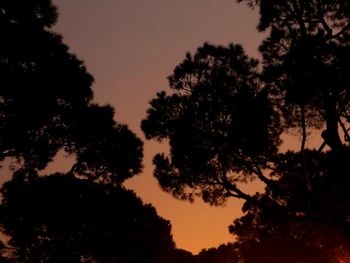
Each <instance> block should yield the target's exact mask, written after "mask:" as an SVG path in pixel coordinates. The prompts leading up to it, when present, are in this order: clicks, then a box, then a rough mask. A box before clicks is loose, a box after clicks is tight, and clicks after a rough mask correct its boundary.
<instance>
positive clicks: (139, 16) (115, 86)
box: [54, 0, 263, 253]
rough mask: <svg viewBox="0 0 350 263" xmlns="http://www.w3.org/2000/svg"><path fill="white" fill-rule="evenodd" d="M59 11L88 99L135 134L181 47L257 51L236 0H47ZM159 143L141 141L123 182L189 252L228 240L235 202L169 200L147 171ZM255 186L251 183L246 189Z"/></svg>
mask: <svg viewBox="0 0 350 263" xmlns="http://www.w3.org/2000/svg"><path fill="white" fill-rule="evenodd" d="M54 2H55V4H56V5H57V6H58V10H59V14H60V17H59V20H58V24H57V26H56V27H55V30H56V31H58V32H59V33H61V34H63V36H64V39H65V42H66V43H67V44H68V45H69V46H70V48H71V51H72V52H73V53H76V54H77V55H78V57H79V58H80V59H82V60H84V61H85V63H86V66H87V68H88V70H89V72H90V73H91V74H92V75H93V76H94V77H95V85H94V87H93V89H94V92H95V99H96V101H97V102H99V103H102V104H105V103H108V104H111V105H113V106H114V107H115V108H116V113H117V114H116V119H117V120H118V121H120V122H123V123H126V124H128V125H129V126H130V128H131V129H132V130H133V131H134V132H135V133H137V134H138V135H139V136H140V137H141V138H142V139H144V137H143V134H142V133H141V131H140V128H139V127H140V121H141V120H142V119H143V118H144V117H145V115H146V113H145V112H146V109H147V107H148V101H149V100H150V99H151V98H152V97H154V95H155V93H156V92H157V91H160V90H166V89H167V88H168V86H167V79H166V77H167V76H168V75H169V74H171V72H172V70H173V69H174V67H175V66H176V65H177V64H179V63H180V62H181V61H182V60H183V58H184V56H185V53H186V52H188V51H191V52H193V51H195V50H196V48H197V47H198V46H200V45H202V44H203V43H204V42H205V41H207V42H210V43H213V44H220V45H227V44H228V43H230V42H234V43H241V44H243V46H244V47H245V49H246V50H247V52H248V53H249V54H251V55H254V56H256V55H257V51H256V50H257V47H258V45H259V42H260V40H261V38H262V37H263V36H262V35H258V34H257V32H256V24H257V13H256V12H255V11H252V10H250V9H248V8H247V7H246V6H245V5H243V4H240V5H239V4H237V3H236V1H235V0H215V1H214V0H176V1H175V0H99V1H96V0H54ZM162 150H163V151H166V146H164V145H158V144H156V143H153V142H145V159H144V166H145V169H144V173H143V174H140V175H139V176H137V177H135V178H134V179H131V180H130V181H128V182H127V184H126V185H127V186H128V187H129V188H132V189H134V190H135V191H136V193H137V194H138V195H139V196H140V197H141V198H142V199H143V200H144V202H146V203H152V204H153V205H154V206H155V207H156V208H157V211H158V213H159V214H160V215H161V216H163V217H165V218H166V219H169V220H170V221H171V223H172V226H173V236H174V239H175V242H176V244H177V246H178V247H180V248H184V249H186V250H189V251H192V252H195V253H196V252H198V251H199V250H200V249H201V248H207V247H211V246H217V245H219V244H220V243H224V242H228V241H232V240H233V237H232V236H231V235H229V233H228V229H227V227H228V225H229V224H230V223H231V222H232V221H233V219H234V218H235V217H237V216H238V215H239V214H240V206H241V204H242V203H240V202H238V201H237V200H233V201H232V202H229V203H228V205H227V206H226V207H225V208H215V207H209V205H207V204H203V202H202V201H200V200H198V202H195V203H194V204H189V203H185V202H182V201H177V200H174V199H172V198H171V197H170V196H169V195H168V194H165V193H163V192H162V191H161V190H160V188H159V187H158V185H157V182H156V181H155V179H154V178H153V177H152V169H153V168H152V163H151V160H152V156H153V155H154V154H155V153H156V152H159V151H162ZM251 189H254V186H252V187H251Z"/></svg>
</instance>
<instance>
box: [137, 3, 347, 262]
mask: <svg viewBox="0 0 350 263" xmlns="http://www.w3.org/2000/svg"><path fill="white" fill-rule="evenodd" d="M238 2H245V3H246V4H248V6H250V7H252V8H259V10H260V21H259V25H258V30H259V31H264V32H266V33H267V37H266V38H265V39H264V40H263V42H262V43H261V45H260V48H259V50H260V52H261V55H262V60H261V61H257V60H255V59H251V58H249V57H248V56H247V55H246V54H245V52H244V50H243V48H242V47H241V46H239V45H236V44H230V45H229V46H227V47H223V46H215V45H212V44H204V45H203V46H202V47H200V48H198V50H197V52H196V53H195V54H194V55H191V54H187V55H186V58H185V60H184V61H183V62H182V63H181V64H180V65H179V66H177V67H176V68H175V70H174V72H173V74H172V75H171V76H170V77H169V85H170V88H171V89H172V90H171V92H170V93H169V94H168V93H166V92H165V91H163V92H159V93H158V94H157V96H156V98H155V99H153V100H152V101H151V102H150V108H149V109H148V112H147V117H146V119H145V120H143V121H142V129H143V131H144V133H145V135H146V137H147V138H148V139H156V140H166V141H168V142H169V145H170V153H169V155H166V154H164V153H160V154H158V155H157V156H155V157H154V164H155V172H154V175H155V177H156V178H157V179H158V181H159V183H160V185H161V186H162V188H163V189H164V190H165V191H167V192H170V193H171V194H172V195H173V196H175V197H176V198H182V199H187V200H193V199H194V196H201V197H202V198H203V200H204V201H206V202H209V203H211V204H215V205H216V204H222V203H224V202H225V201H226V200H227V198H229V197H236V198H241V199H244V200H245V201H246V203H245V205H244V207H243V211H244V212H245V215H244V216H243V217H242V218H241V219H238V220H236V221H235V223H234V225H233V226H232V227H231V232H232V233H233V234H235V235H237V238H238V239H237V242H236V243H235V246H236V248H237V249H238V250H240V251H241V252H242V253H241V254H242V255H246V256H247V257H246V258H243V259H242V262H334V261H332V260H330V259H333V260H334V258H337V257H340V258H341V257H345V256H348V255H345V254H342V251H343V252H344V251H345V252H346V251H347V250H348V249H347V248H348V247H347V246H348V244H349V243H348V242H349V236H348V233H349V232H348V229H349V222H348V218H349V215H350V210H349V192H348V188H349V183H350V182H349V179H348V178H349V168H348V164H347V162H348V160H349V157H350V156H349V153H350V148H349V145H348V143H349V141H350V137H349V134H348V131H349V122H350V118H349V113H350V112H349V106H350V104H349V102H350V101H349V98H350V97H349V95H350V90H349V74H348V71H349V69H350V63H349V61H350V59H349V58H350V57H349V54H350V45H349V44H350V38H349V37H350V19H349V18H350V5H349V2H348V1H345V0H338V1H321V0H308V1H302V0H288V1H270V0H269V1H267V0H266V1H263V0H261V1H258V0H257V1H250V0H247V1H238ZM290 133H293V134H295V135H297V136H298V137H299V139H300V144H299V145H298V146H297V147H296V149H295V148H294V149H290V150H289V151H282V147H281V145H282V144H283V141H282V138H284V137H282V135H285V134H290ZM311 133H313V134H316V135H317V134H320V135H319V138H318V142H319V147H318V148H316V149H309V148H308V142H309V141H310V137H311V136H310V134H311ZM313 137H315V136H313ZM313 140H315V139H313ZM252 180H259V181H260V182H261V183H262V184H264V185H265V192H261V193H255V194H248V193H245V192H244V191H242V189H241V188H240V185H242V183H249V182H251V181H252ZM266 215H269V216H266ZM310 226H312V227H310ZM323 228H324V229H325V232H324V233H321V230H320V229H323ZM328 230H329V231H328ZM327 233H328V234H329V235H331V233H332V234H334V239H332V241H333V242H329V240H327V235H328V234H327ZM281 240H283V241H284V242H280V241H281ZM278 242H279V245H281V247H284V248H288V246H289V248H290V246H294V247H295V250H294V252H295V257H293V258H292V257H291V258H292V259H291V258H289V259H288V257H287V255H288V253H287V252H286V251H289V252H293V249H289V250H288V249H287V250H283V249H280V250H279V251H280V252H281V253H280V261H271V260H268V258H267V257H265V259H266V261H261V260H265V259H264V255H265V256H266V253H267V251H270V248H271V247H272V244H275V243H278ZM310 244H312V245H310ZM244 251H246V253H245V252H244ZM259 251H260V252H261V251H264V253H265V254H263V253H260V252H259ZM255 252H256V255H261V257H262V259H261V258H260V257H255V254H254V253H255ZM294 252H293V253H294ZM276 253H278V252H276ZM313 253H316V254H317V253H318V255H319V257H315V258H314V260H315V261H310V259H308V257H307V256H310V255H312V254H313ZM337 253H338V254H337ZM250 256H252V257H255V260H258V261H251V260H249V258H250ZM276 260H277V259H276ZM286 260H289V261H286Z"/></svg>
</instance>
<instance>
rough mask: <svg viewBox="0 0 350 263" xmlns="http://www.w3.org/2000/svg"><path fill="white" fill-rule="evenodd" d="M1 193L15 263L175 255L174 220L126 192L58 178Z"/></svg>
mask: <svg viewBox="0 0 350 263" xmlns="http://www.w3.org/2000/svg"><path fill="white" fill-rule="evenodd" d="M1 192H2V195H3V201H2V204H1V206H0V211H1V214H0V222H1V226H2V228H3V229H4V231H5V234H6V235H8V236H9V237H10V238H9V241H8V244H9V248H8V249H7V250H6V249H5V250H4V252H6V253H10V255H11V256H10V259H12V260H14V262H38V261H39V262H140V259H142V262H159V263H160V262H169V260H170V259H171V255H172V253H173V251H174V250H175V244H174V242H173V239H172V236H171V225H170V223H169V221H167V220H164V219H163V218H161V217H159V216H158V215H157V213H156V210H155V209H154V208H153V207H152V206H151V205H144V204H143V203H142V201H141V200H140V199H139V198H137V197H136V195H135V193H134V192H132V191H130V190H126V189H124V188H122V187H114V186H112V185H101V184H96V183H91V182H90V181H89V180H83V179H77V178H74V177H73V176H72V175H69V174H68V175H64V174H53V175H50V176H43V177H37V178H35V179H32V180H29V181H24V180H22V178H21V177H20V176H16V177H14V179H13V180H12V181H10V182H7V183H5V185H4V186H3V188H2V190H1ZM9 249H10V250H9Z"/></svg>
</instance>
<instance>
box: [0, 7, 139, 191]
mask: <svg viewBox="0 0 350 263" xmlns="http://www.w3.org/2000/svg"><path fill="white" fill-rule="evenodd" d="M56 19H57V12H56V8H55V7H54V6H53V4H52V3H51V1H49V0H28V1H22V0H4V1H1V3H0V32H1V35H2V40H1V43H0V79H1V80H0V122H1V127H0V160H4V159H5V158H6V157H10V158H15V159H16V160H17V161H18V166H19V168H22V169H26V170H33V171H37V170H41V169H43V168H45V166H46V165H47V164H48V163H49V162H50V161H51V160H52V159H53V158H54V157H55V156H56V154H57V152H58V151H59V150H64V151H66V152H67V153H68V154H70V155H72V156H73V157H75V158H76V160H77V163H76V164H75V165H74V166H73V167H72V171H71V172H72V173H75V174H77V175H80V176H85V177H90V178H91V180H95V181H100V182H101V181H105V182H108V183H115V184H118V183H120V182H122V181H123V180H125V179H126V178H129V177H131V176H133V175H135V174H137V173H139V172H140V170H141V159H142V143H141V141H140V140H139V139H137V138H136V136H135V135H134V134H133V133H132V132H131V131H129V130H128V128H127V127H126V126H124V125H120V124H118V123H116V122H115V121H114V120H113V109H112V108H111V107H109V106H98V105H96V104H93V102H92V96H93V93H92V90H91V85H92V83H93V78H92V76H91V75H90V74H89V73H88V72H87V71H86V69H85V67H84V65H83V62H82V61H80V60H79V59H77V58H76V56H75V55H73V54H71V53H70V52H69V50H68V47H67V46H66V45H65V44H64V43H63V42H62V37H61V36H60V35H58V34H56V33H54V32H53V31H52V30H51V27H52V26H53V25H54V24H55V22H56Z"/></svg>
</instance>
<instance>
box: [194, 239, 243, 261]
mask: <svg viewBox="0 0 350 263" xmlns="http://www.w3.org/2000/svg"><path fill="white" fill-rule="evenodd" d="M196 258H197V262H199V263H214V262H220V263H236V262H238V261H237V254H236V250H235V248H234V246H233V244H230V243H229V244H222V245H220V246H219V247H217V248H209V249H203V250H201V252H200V253H199V254H198V255H197V256H196Z"/></svg>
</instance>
